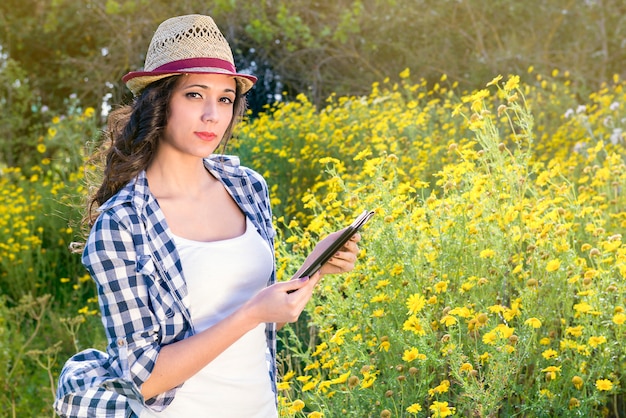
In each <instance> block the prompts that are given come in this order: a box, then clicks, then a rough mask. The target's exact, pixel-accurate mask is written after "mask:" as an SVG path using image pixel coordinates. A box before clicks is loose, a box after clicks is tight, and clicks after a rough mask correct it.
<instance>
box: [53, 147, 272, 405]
mask: <svg viewBox="0 0 626 418" xmlns="http://www.w3.org/2000/svg"><path fill="white" fill-rule="evenodd" d="M205 166H206V168H207V170H209V172H210V173H211V174H213V175H214V176H215V177H216V178H217V179H219V180H220V181H221V182H222V183H223V184H224V186H225V187H226V189H227V190H228V191H229V193H230V194H231V196H232V197H233V199H234V200H235V202H237V204H238V205H239V207H240V208H241V210H242V211H243V212H244V213H245V215H246V216H247V217H248V218H250V220H251V221H252V222H253V224H254V225H255V227H256V228H257V230H258V231H259V233H260V234H261V236H262V237H263V238H264V239H265V240H266V241H267V243H268V244H269V245H270V248H271V249H272V253H273V248H274V242H273V238H274V235H275V233H274V229H273V226H272V214H271V209H270V203H269V195H268V190H267V184H266V183H265V180H264V179H263V177H261V176H260V175H259V174H258V173H256V172H254V171H252V170H250V169H248V168H245V167H242V166H240V165H239V159H238V158H237V157H232V156H211V157H209V158H207V159H205ZM99 210H100V211H101V214H100V216H99V217H98V219H97V220H96V223H95V224H94V226H93V228H92V230H91V233H90V235H89V238H88V240H87V245H86V247H85V251H84V253H83V264H84V265H85V266H86V267H87V269H88V270H89V273H90V274H91V276H92V278H93V279H94V280H95V282H96V286H97V290H98V299H99V302H100V310H101V312H102V322H103V324H104V327H105V330H106V335H107V340H108V346H107V348H106V353H104V352H101V351H98V350H95V349H88V350H85V351H82V352H80V353H78V354H76V355H74V356H73V357H72V358H70V359H69V360H68V361H67V363H66V364H65V366H64V368H63V370H62V371H61V375H60V377H59V386H58V389H57V398H56V401H55V403H54V407H55V409H56V411H57V413H58V414H59V415H61V416H63V417H87V416H89V417H134V416H136V414H135V412H133V409H132V407H131V405H133V404H134V405H136V406H138V405H142V404H144V405H147V406H149V407H151V408H153V409H154V410H156V411H160V410H163V409H164V408H165V407H166V406H167V405H169V404H170V403H171V402H172V400H173V399H174V396H175V393H176V390H177V388H174V389H171V390H169V391H167V392H165V393H162V394H160V395H158V396H156V397H154V398H152V399H149V400H145V401H144V399H143V397H142V395H141V391H140V388H141V385H142V384H143V382H145V381H146V380H147V379H148V377H149V376H150V373H151V372H152V369H153V367H154V364H155V362H156V359H157V356H158V354H159V350H160V348H161V346H162V345H166V344H170V343H173V342H175V341H179V340H182V339H184V338H187V337H189V336H190V335H192V334H193V333H194V327H193V324H192V322H191V318H190V314H189V298H188V295H187V286H186V284H185V279H184V276H183V272H182V267H181V262H180V258H179V255H178V252H177V251H176V247H175V245H174V241H173V238H172V236H171V234H170V232H169V230H168V229H167V227H166V223H165V219H164V215H163V212H162V211H161V210H160V208H159V206H158V204H157V202H156V200H155V198H154V196H153V195H152V194H151V193H150V190H149V189H148V183H147V180H146V175H145V172H142V173H140V174H139V176H138V177H137V178H136V179H134V180H133V181H131V182H129V183H128V184H127V185H126V186H125V187H124V188H123V189H122V190H120V191H119V192H118V193H117V194H116V195H115V196H113V197H112V198H111V199H109V200H108V201H107V202H106V203H104V204H103V205H102V206H101V207H100V209H99ZM274 281H275V270H274V271H273V272H272V274H271V276H270V277H269V278H268V285H270V284H272V283H274ZM266 335H267V343H268V347H269V353H268V362H269V364H270V379H271V382H272V386H273V389H274V393H276V381H275V376H276V326H275V324H267V327H266Z"/></svg>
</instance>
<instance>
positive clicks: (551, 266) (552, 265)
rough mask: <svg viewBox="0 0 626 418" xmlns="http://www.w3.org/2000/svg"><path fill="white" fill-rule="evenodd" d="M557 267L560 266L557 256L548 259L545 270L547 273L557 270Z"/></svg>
mask: <svg viewBox="0 0 626 418" xmlns="http://www.w3.org/2000/svg"><path fill="white" fill-rule="evenodd" d="M559 267H561V260H559V259H558V258H557V259H554V260H550V261H548V264H547V265H546V271H547V272H548V273H551V272H553V271H557V270H558V269H559Z"/></svg>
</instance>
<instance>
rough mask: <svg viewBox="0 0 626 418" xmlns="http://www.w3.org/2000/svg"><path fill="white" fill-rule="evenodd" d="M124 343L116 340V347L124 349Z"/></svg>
mask: <svg viewBox="0 0 626 418" xmlns="http://www.w3.org/2000/svg"><path fill="white" fill-rule="evenodd" d="M124 345H125V343H124V340H123V339H122V338H120V339H119V340H117V346H118V347H124Z"/></svg>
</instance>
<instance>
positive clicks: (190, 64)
mask: <svg viewBox="0 0 626 418" xmlns="http://www.w3.org/2000/svg"><path fill="white" fill-rule="evenodd" d="M202 67H213V68H221V69H222V70H226V71H228V72H231V73H236V72H237V69H236V68H235V66H234V65H232V64H231V63H230V62H228V61H225V60H222V59H219V58H187V59H182V60H178V61H172V62H168V63H165V64H163V65H161V66H160V67H157V68H155V69H154V70H153V71H159V72H162V71H184V70H186V69H191V68H202Z"/></svg>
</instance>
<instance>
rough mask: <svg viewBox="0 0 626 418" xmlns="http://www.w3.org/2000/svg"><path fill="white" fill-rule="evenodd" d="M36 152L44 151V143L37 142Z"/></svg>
mask: <svg viewBox="0 0 626 418" xmlns="http://www.w3.org/2000/svg"><path fill="white" fill-rule="evenodd" d="M37 152H38V153H40V154H43V153H44V152H46V146H45V144H37Z"/></svg>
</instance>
